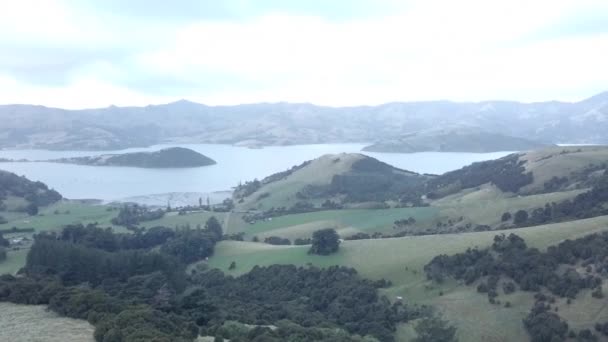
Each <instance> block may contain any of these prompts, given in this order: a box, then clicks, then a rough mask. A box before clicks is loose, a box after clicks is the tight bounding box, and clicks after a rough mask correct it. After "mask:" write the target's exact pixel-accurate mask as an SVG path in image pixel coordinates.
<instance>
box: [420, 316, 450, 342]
mask: <svg viewBox="0 0 608 342" xmlns="http://www.w3.org/2000/svg"><path fill="white" fill-rule="evenodd" d="M415 330H416V334H418V336H417V337H416V338H415V339H414V341H416V342H435V341H442V342H455V341H457V339H456V328H454V327H453V326H451V325H449V324H448V322H446V321H443V320H441V319H439V318H437V317H431V318H425V319H423V320H422V321H420V323H418V325H416V328H415Z"/></svg>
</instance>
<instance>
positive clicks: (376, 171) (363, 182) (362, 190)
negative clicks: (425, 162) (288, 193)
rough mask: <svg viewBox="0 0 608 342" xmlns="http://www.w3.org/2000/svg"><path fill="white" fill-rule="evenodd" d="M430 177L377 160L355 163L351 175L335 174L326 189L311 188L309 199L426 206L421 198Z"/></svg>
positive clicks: (364, 160) (308, 192)
mask: <svg viewBox="0 0 608 342" xmlns="http://www.w3.org/2000/svg"><path fill="white" fill-rule="evenodd" d="M427 179H428V177H427V176H423V175H419V174H417V173H413V172H409V171H403V170H397V169H395V168H394V167H392V166H390V165H388V164H386V163H383V162H380V161H378V160H376V159H373V158H362V159H360V160H357V161H355V162H354V163H353V164H352V166H351V170H350V171H349V172H346V173H343V174H339V175H335V176H334V177H333V178H332V180H331V183H330V184H329V185H325V186H308V187H306V188H305V190H304V193H306V194H307V195H308V196H309V197H313V198H318V197H336V196H340V197H342V198H343V202H345V203H356V202H384V201H388V200H396V201H399V202H401V203H404V204H406V203H407V204H408V205H410V206H418V205H422V199H421V195H422V194H423V187H424V183H425V181H426V180H427Z"/></svg>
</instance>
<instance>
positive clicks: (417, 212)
mask: <svg viewBox="0 0 608 342" xmlns="http://www.w3.org/2000/svg"><path fill="white" fill-rule="evenodd" d="M438 214H439V209H437V208H433V207H420V208H393V209H343V210H326V211H317V212H312V213H305V214H294V215H286V216H279V217H275V218H272V220H266V221H261V222H256V223H255V224H248V223H246V222H244V221H243V220H242V219H240V218H238V217H236V215H234V216H233V219H231V224H230V226H229V231H230V232H231V233H235V232H245V236H246V237H248V238H251V237H253V236H258V237H259V238H264V237H267V236H272V235H277V236H281V237H286V238H289V239H294V238H307V237H311V236H312V233H313V232H314V231H315V230H318V229H323V228H334V229H336V230H337V231H338V232H339V233H340V235H342V236H343V237H345V236H349V235H352V234H354V233H357V232H365V233H370V234H371V233H374V232H388V233H394V232H396V230H394V229H393V223H394V222H395V221H396V220H399V219H407V218H408V217H413V218H415V219H416V225H420V226H429V225H431V224H432V223H433V222H434V221H435V220H436V219H437V215H438Z"/></svg>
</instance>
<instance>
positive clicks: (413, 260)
mask: <svg viewBox="0 0 608 342" xmlns="http://www.w3.org/2000/svg"><path fill="white" fill-rule="evenodd" d="M603 230H608V216H602V217H596V218H592V219H586V220H580V221H576V222H566V223H559V224H551V225H544V226H537V227H530V228H521V229H512V230H507V231H504V233H506V234H509V233H516V234H518V235H520V236H522V237H523V238H524V239H526V241H527V242H528V244H529V245H531V246H535V247H539V248H545V247H547V246H549V245H553V244H556V243H559V242H560V241H562V240H564V239H567V238H577V237H580V236H584V235H586V234H589V233H592V232H597V231H603ZM498 233H500V232H497V231H490V232H478V233H465V234H454V235H452V234H450V235H427V236H418V237H404V238H396V239H382V240H359V241H345V242H344V243H343V244H342V246H341V247H340V251H339V252H338V253H336V254H333V255H330V256H326V257H323V256H314V255H308V254H307V253H306V252H307V250H308V247H307V246H271V245H266V244H262V243H252V242H236V241H223V242H221V243H220V244H219V245H218V246H217V248H216V252H215V254H214V256H213V257H212V258H211V259H210V261H209V264H210V266H212V267H217V268H220V269H222V270H223V271H224V272H227V273H229V274H234V275H238V274H242V273H245V272H247V271H249V270H250V269H251V268H252V267H253V266H255V265H271V264H295V265H306V264H308V263H311V264H314V265H318V266H328V265H344V266H349V267H354V268H355V269H357V270H358V271H359V272H360V273H361V275H362V276H364V277H368V278H372V279H380V278H385V279H388V280H391V281H392V282H393V286H392V287H391V288H389V289H387V290H385V293H386V294H387V295H388V296H389V298H394V297H395V296H403V297H404V298H406V299H407V300H408V301H411V302H415V303H426V304H433V305H435V306H436V307H438V308H439V309H440V310H441V311H442V312H443V313H444V314H445V316H446V318H448V319H449V320H450V321H452V322H453V323H454V324H456V325H457V327H458V329H459V330H458V336H459V338H460V340H461V341H521V340H526V339H527V335H526V334H525V331H524V330H523V326H522V324H521V319H522V318H523V317H525V315H526V314H527V312H528V311H529V309H530V307H531V304H532V301H531V294H529V293H523V292H516V293H515V294H512V295H510V296H504V295H501V297H499V298H500V299H501V300H503V299H504V300H509V301H511V302H512V303H513V306H512V307H511V308H504V307H501V306H496V305H491V304H489V303H488V301H487V298H486V296H483V295H480V294H478V293H476V291H475V288H474V287H464V286H460V285H458V284H455V283H449V282H448V283H446V284H444V285H442V286H437V285H436V284H433V283H430V282H428V281H427V280H426V278H425V276H424V273H423V271H422V268H423V266H424V265H425V264H426V263H428V262H429V261H430V260H431V259H432V258H433V257H434V256H436V255H438V254H442V253H445V254H453V253H457V252H462V251H464V250H466V248H468V247H473V246H479V247H484V246H488V245H490V244H491V242H492V238H493V237H494V235H496V234H498ZM232 261H235V262H236V268H235V269H234V270H232V271H229V270H228V266H229V265H230V263H231V262H232ZM406 267H407V269H406ZM440 291H443V293H444V294H443V296H440ZM507 297H508V298H507ZM601 313H602V316H601V317H602V319H603V320H608V313H606V312H604V311H601ZM604 315H605V316H604ZM580 325H581V326H584V325H585V322H584V321H583V322H582V323H580ZM399 331H400V332H401V333H402V334H407V333H408V331H409V329H407V327H403V328H402V329H400V330H399ZM404 336H405V335H403V336H402V337H403V338H405V337H404Z"/></svg>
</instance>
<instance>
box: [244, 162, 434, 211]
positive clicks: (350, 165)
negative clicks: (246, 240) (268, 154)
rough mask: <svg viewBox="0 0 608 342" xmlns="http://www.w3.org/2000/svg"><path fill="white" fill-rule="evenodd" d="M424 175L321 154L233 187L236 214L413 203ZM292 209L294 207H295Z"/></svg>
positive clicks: (426, 177) (424, 177) (427, 177)
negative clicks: (389, 202) (412, 190)
mask: <svg viewBox="0 0 608 342" xmlns="http://www.w3.org/2000/svg"><path fill="white" fill-rule="evenodd" d="M429 178H431V176H428V175H420V174H417V173H414V172H410V171H405V170H401V169H397V168H395V167H393V166H390V165H388V164H386V163H383V162H380V161H378V160H376V159H374V158H371V157H368V156H365V155H362V154H355V153H351V154H347V153H342V154H336V155H325V156H322V157H320V158H317V159H314V160H311V161H307V162H304V163H303V164H301V165H298V166H294V167H293V168H291V169H290V170H287V171H284V172H279V173H276V174H274V175H271V176H268V177H266V178H264V179H262V180H261V181H258V180H255V181H253V182H248V183H245V184H241V185H239V186H238V187H237V188H236V189H235V192H234V200H235V202H237V207H238V209H240V210H249V209H254V210H269V209H271V208H275V209H276V208H279V207H292V206H296V207H297V206H300V208H301V209H305V207H306V206H309V205H313V206H316V207H320V206H323V207H324V208H326V209H332V208H337V207H343V206H351V207H352V206H357V205H360V204H362V203H370V202H375V203H380V204H381V205H384V202H386V201H395V202H400V203H402V204H403V205H407V204H413V203H410V202H416V203H418V201H419V196H416V195H415V193H414V192H412V193H408V191H407V190H411V189H418V188H419V187H420V186H421V185H422V184H423V183H424V182H425V181H426V180H428V179H429ZM296 209H297V208H296Z"/></svg>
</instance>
